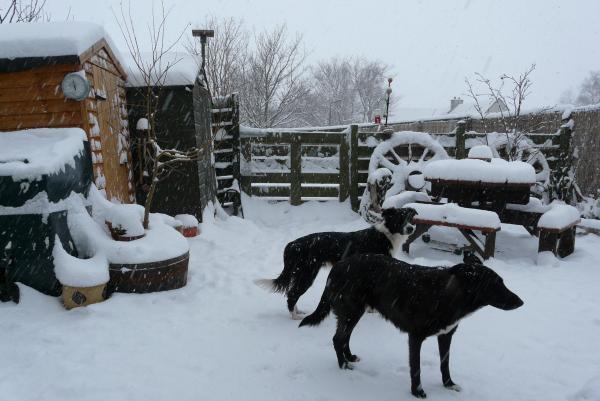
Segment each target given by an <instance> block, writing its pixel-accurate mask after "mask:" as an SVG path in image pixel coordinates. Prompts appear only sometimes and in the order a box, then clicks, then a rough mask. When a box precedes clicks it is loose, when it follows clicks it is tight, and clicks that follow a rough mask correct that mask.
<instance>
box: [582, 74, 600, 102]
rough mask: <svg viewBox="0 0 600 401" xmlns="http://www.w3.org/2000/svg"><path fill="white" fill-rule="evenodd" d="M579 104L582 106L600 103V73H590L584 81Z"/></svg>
mask: <svg viewBox="0 0 600 401" xmlns="http://www.w3.org/2000/svg"><path fill="white" fill-rule="evenodd" d="M577 103H578V104H581V105H586V104H597V103H600V71H590V72H589V74H588V76H587V77H586V78H585V79H584V80H583V82H582V83H581V88H580V90H579V95H578V96H577Z"/></svg>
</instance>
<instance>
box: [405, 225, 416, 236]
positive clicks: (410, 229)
mask: <svg viewBox="0 0 600 401" xmlns="http://www.w3.org/2000/svg"><path fill="white" fill-rule="evenodd" d="M414 231H415V226H413V225H412V224H407V225H406V227H404V235H408V234H412V233H413V232H414Z"/></svg>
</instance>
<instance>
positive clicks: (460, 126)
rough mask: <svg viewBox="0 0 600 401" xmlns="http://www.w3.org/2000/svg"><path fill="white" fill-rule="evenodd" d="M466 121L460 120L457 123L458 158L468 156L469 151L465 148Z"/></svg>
mask: <svg viewBox="0 0 600 401" xmlns="http://www.w3.org/2000/svg"><path fill="white" fill-rule="evenodd" d="M466 125H467V124H466V122H465V121H464V120H460V121H459V122H457V123H456V131H455V133H456V158H457V159H464V158H465V157H467V151H466V149H465V127H466Z"/></svg>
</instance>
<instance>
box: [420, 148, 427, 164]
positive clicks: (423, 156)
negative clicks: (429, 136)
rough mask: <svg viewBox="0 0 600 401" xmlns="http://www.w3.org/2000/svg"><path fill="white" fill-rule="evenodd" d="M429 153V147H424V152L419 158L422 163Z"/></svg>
mask: <svg viewBox="0 0 600 401" xmlns="http://www.w3.org/2000/svg"><path fill="white" fill-rule="evenodd" d="M428 153H429V148H425V149H423V154H422V155H421V157H420V158H419V163H422V162H423V161H425V158H426V157H427V154H428Z"/></svg>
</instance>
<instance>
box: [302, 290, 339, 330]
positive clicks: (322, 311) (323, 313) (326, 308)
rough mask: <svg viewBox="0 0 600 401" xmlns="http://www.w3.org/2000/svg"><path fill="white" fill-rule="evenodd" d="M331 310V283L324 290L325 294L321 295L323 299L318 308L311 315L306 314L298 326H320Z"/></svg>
mask: <svg viewBox="0 0 600 401" xmlns="http://www.w3.org/2000/svg"><path fill="white" fill-rule="evenodd" d="M328 284H329V283H328ZM330 311H331V302H330V289H329V285H326V286H325V291H323V295H322V296H321V300H320V301H319V305H317V309H315V311H314V312H313V313H311V314H310V315H308V316H306V317H305V318H304V319H302V321H301V322H300V325H299V326H298V327H302V326H318V325H319V324H320V323H321V322H322V321H323V320H325V318H326V317H327V315H329V312H330Z"/></svg>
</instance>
